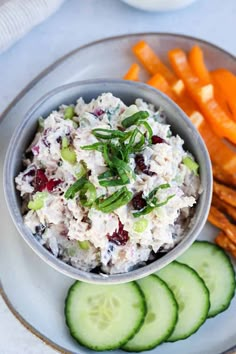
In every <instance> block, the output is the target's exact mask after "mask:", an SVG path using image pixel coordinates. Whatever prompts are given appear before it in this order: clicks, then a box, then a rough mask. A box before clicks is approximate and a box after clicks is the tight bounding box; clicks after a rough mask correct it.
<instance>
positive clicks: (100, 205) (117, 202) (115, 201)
mask: <svg viewBox="0 0 236 354" xmlns="http://www.w3.org/2000/svg"><path fill="white" fill-rule="evenodd" d="M132 196H133V195H132V193H131V192H130V191H128V189H127V188H126V187H123V188H121V189H120V190H118V191H116V192H114V193H113V194H112V195H110V196H109V197H108V198H106V199H101V198H100V199H99V198H98V199H97V202H96V204H97V209H98V210H100V211H102V212H103V213H111V212H112V211H114V210H116V209H118V208H120V207H121V206H123V205H126V204H128V203H129V201H130V200H131V199H132Z"/></svg>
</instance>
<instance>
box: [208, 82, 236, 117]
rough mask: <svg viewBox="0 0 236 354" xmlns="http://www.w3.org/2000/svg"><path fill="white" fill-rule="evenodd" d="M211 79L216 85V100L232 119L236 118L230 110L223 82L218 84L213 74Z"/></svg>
mask: <svg viewBox="0 0 236 354" xmlns="http://www.w3.org/2000/svg"><path fill="white" fill-rule="evenodd" d="M211 81H212V84H213V86H214V97H215V99H216V101H217V102H218V103H219V105H220V106H221V108H222V109H223V110H224V111H225V113H226V114H228V116H229V117H230V118H231V119H233V120H235V118H234V116H233V114H232V112H231V110H230V107H229V104H228V102H227V99H226V96H225V94H224V92H223V90H222V87H221V84H218V82H217V81H216V80H215V78H214V77H213V75H211Z"/></svg>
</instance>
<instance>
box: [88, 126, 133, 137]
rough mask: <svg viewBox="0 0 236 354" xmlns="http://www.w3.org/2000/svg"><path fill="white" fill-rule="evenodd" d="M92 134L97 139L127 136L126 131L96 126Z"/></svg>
mask: <svg viewBox="0 0 236 354" xmlns="http://www.w3.org/2000/svg"><path fill="white" fill-rule="evenodd" d="M92 133H93V135H94V136H95V137H96V138H98V139H110V140H111V139H115V138H123V139H126V138H127V132H122V131H120V130H111V129H102V128H97V129H93V130H92Z"/></svg>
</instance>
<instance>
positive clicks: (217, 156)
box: [198, 120, 236, 173]
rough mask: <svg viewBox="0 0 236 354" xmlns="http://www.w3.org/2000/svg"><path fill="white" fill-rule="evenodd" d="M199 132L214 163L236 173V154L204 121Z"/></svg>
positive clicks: (199, 127) (199, 125)
mask: <svg viewBox="0 0 236 354" xmlns="http://www.w3.org/2000/svg"><path fill="white" fill-rule="evenodd" d="M198 131H199V133H200V134H201V136H202V138H203V140H204V141H205V144H206V146H207V149H208V152H209V155H210V157H211V160H212V162H213V163H215V164H218V165H220V166H221V167H222V168H223V169H224V170H225V171H227V172H229V173H236V154H235V152H234V151H233V150H232V149H231V148H230V147H229V146H228V145H226V144H225V142H224V141H223V140H222V139H220V138H219V137H218V136H216V135H215V134H214V132H213V131H212V129H211V127H210V126H209V124H208V123H207V122H206V121H205V120H202V121H201V122H200V124H198Z"/></svg>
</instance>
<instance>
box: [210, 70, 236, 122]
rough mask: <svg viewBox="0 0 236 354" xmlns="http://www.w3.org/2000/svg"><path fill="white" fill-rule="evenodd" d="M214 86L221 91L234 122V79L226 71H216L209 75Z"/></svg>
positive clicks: (235, 85)
mask: <svg viewBox="0 0 236 354" xmlns="http://www.w3.org/2000/svg"><path fill="white" fill-rule="evenodd" d="M211 77H212V79H213V80H214V82H215V85H216V86H217V87H218V88H219V89H221V91H222V93H223V95H224V96H225V99H226V102H227V104H228V107H229V108H230V111H231V112H232V115H233V117H234V120H236V100H235V95H236V77H235V76H234V75H233V74H232V73H231V72H230V71H228V70H225V69H218V70H215V71H213V72H212V73H211Z"/></svg>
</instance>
